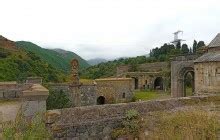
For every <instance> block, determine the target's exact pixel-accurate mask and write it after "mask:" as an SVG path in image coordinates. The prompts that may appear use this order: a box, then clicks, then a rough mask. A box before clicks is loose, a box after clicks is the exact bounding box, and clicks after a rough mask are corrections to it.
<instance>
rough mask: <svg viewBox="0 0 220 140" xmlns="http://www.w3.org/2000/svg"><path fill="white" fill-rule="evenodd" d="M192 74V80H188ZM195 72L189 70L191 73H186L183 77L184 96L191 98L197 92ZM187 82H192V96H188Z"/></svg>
mask: <svg viewBox="0 0 220 140" xmlns="http://www.w3.org/2000/svg"><path fill="white" fill-rule="evenodd" d="M188 74H190V75H191V78H192V79H187V75H188ZM194 75H195V74H194V70H189V71H186V72H185V73H184V75H183V78H184V82H183V96H184V97H186V96H191V95H193V94H194V91H195V80H194V79H195V77H194ZM186 80H191V81H190V82H191V84H192V85H191V87H192V92H191V93H190V94H191V95H187V92H186V89H187V85H186V84H187V83H186Z"/></svg>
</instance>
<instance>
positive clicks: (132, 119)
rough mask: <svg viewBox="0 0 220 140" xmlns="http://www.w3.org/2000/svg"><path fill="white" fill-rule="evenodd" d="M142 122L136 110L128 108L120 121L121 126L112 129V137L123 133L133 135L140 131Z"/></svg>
mask: <svg viewBox="0 0 220 140" xmlns="http://www.w3.org/2000/svg"><path fill="white" fill-rule="evenodd" d="M143 124H144V123H143V121H142V119H141V118H140V115H139V113H138V112H137V111H136V110H134V109H131V110H128V111H127V112H126V113H125V118H124V119H123V121H122V126H121V127H120V128H116V129H114V130H113V131H112V138H113V139H115V138H118V137H120V136H124V135H129V136H134V137H135V136H137V135H138V134H139V132H140V131H141V129H142V127H143Z"/></svg>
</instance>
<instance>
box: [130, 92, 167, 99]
mask: <svg viewBox="0 0 220 140" xmlns="http://www.w3.org/2000/svg"><path fill="white" fill-rule="evenodd" d="M170 97H171V96H170V92H161V91H135V93H134V98H135V101H148V100H156V99H167V98H170Z"/></svg>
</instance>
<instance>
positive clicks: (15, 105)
mask: <svg viewBox="0 0 220 140" xmlns="http://www.w3.org/2000/svg"><path fill="white" fill-rule="evenodd" d="M20 107H21V104H20V103H19V102H18V101H9V102H7V101H3V102H2V101H0V140H1V139H2V124H1V123H2V122H6V121H13V120H15V118H16V115H17V112H18V111H19V109H20Z"/></svg>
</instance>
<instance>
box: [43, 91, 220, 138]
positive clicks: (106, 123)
mask: <svg viewBox="0 0 220 140" xmlns="http://www.w3.org/2000/svg"><path fill="white" fill-rule="evenodd" d="M219 101H220V95H214V96H192V97H182V98H171V99H164V100H156V101H144V102H132V103H120V104H107V105H102V106H97V105H95V106H86V107H75V108H66V109H57V110H49V111H47V113H46V118H47V119H46V123H47V126H48V128H49V129H50V130H51V131H52V133H53V135H54V137H55V138H79V139H88V138H97V139H98V138H107V139H108V138H110V133H111V131H112V129H114V128H116V127H118V126H119V125H120V123H121V120H122V119H123V118H124V116H125V112H126V111H127V110H130V109H135V110H137V111H138V112H139V113H140V114H141V115H145V114H147V113H149V112H154V111H164V110H172V109H175V108H178V107H184V106H194V105H200V104H210V103H218V102H219Z"/></svg>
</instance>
